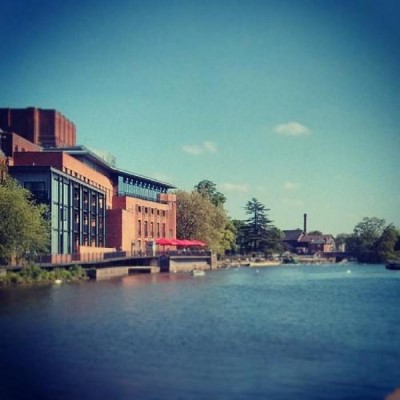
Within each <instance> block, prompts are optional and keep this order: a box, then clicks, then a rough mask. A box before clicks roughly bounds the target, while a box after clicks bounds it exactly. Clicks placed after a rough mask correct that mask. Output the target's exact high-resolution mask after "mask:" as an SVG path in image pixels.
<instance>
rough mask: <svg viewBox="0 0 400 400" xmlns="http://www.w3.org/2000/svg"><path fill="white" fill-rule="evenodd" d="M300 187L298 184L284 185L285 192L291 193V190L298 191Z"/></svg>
mask: <svg viewBox="0 0 400 400" xmlns="http://www.w3.org/2000/svg"><path fill="white" fill-rule="evenodd" d="M299 186H300V185H299V184H298V183H296V182H290V181H289V182H285V183H284V185H283V188H284V189H285V190H288V191H290V190H296V189H298V187H299Z"/></svg>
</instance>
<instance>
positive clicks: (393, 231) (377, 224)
mask: <svg viewBox="0 0 400 400" xmlns="http://www.w3.org/2000/svg"><path fill="white" fill-rule="evenodd" d="M336 243H337V244H345V245H346V251H348V252H350V253H351V254H353V255H354V257H355V258H356V259H357V260H358V261H359V262H364V263H382V262H385V261H387V260H389V259H399V260H400V231H399V230H398V229H397V228H396V227H395V226H394V225H393V224H391V223H390V224H387V223H386V221H385V220H384V219H382V218H377V217H364V218H363V219H362V221H360V222H359V223H358V224H357V225H356V226H355V227H354V229H353V233H351V234H346V233H341V234H340V235H338V236H337V237H336Z"/></svg>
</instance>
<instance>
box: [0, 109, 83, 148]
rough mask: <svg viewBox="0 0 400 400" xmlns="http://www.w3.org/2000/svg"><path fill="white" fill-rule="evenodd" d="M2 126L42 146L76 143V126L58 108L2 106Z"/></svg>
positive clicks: (0, 126) (57, 146) (0, 121)
mask: <svg viewBox="0 0 400 400" xmlns="http://www.w3.org/2000/svg"><path fill="white" fill-rule="evenodd" d="M0 128H1V129H3V130H4V131H6V132H15V133H17V134H18V135H19V136H22V137H23V138H25V139H27V140H28V141H29V142H31V143H34V144H36V145H39V146H42V147H56V148H60V147H65V146H75V145H76V128H75V125H74V124H73V123H72V122H71V121H69V120H68V119H67V118H66V117H64V115H62V114H61V113H60V112H58V111H56V110H43V109H40V108H35V107H28V108H0Z"/></svg>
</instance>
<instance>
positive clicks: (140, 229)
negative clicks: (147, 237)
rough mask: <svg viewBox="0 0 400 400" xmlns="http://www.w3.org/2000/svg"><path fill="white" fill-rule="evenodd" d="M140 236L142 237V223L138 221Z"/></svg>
mask: <svg viewBox="0 0 400 400" xmlns="http://www.w3.org/2000/svg"><path fill="white" fill-rule="evenodd" d="M138 236H142V221H141V220H140V219H139V220H138Z"/></svg>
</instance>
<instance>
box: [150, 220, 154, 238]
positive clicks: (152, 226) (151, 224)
mask: <svg viewBox="0 0 400 400" xmlns="http://www.w3.org/2000/svg"><path fill="white" fill-rule="evenodd" d="M150 236H151V237H154V223H153V222H150Z"/></svg>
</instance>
